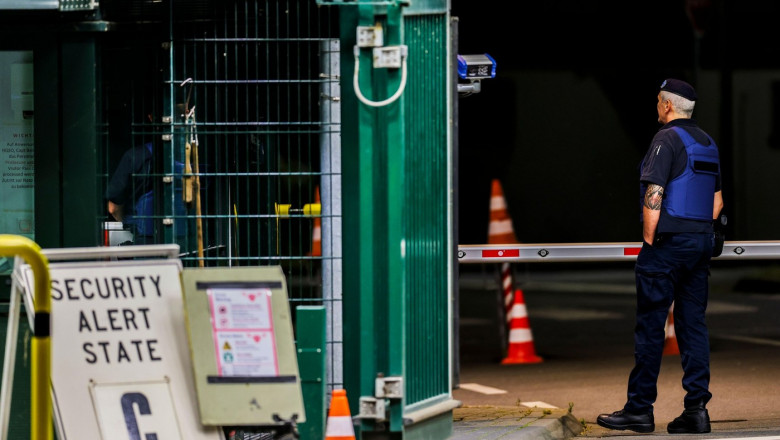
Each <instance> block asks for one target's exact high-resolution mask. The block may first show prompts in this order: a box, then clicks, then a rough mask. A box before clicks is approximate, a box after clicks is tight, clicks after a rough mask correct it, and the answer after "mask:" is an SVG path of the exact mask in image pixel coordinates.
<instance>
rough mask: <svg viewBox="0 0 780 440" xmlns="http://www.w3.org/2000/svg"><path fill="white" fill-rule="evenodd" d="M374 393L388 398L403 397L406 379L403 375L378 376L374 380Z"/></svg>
mask: <svg viewBox="0 0 780 440" xmlns="http://www.w3.org/2000/svg"><path fill="white" fill-rule="evenodd" d="M374 395H375V396H376V397H384V398H386V399H401V398H403V397H404V380H403V378H402V377H400V376H397V377H377V378H376V381H375V382H374Z"/></svg>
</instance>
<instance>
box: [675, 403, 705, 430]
mask: <svg viewBox="0 0 780 440" xmlns="http://www.w3.org/2000/svg"><path fill="white" fill-rule="evenodd" d="M666 430H667V431H668V432H669V434H702V433H706V432H710V415H709V413H708V412H707V408H705V407H704V404H698V405H696V406H691V407H689V408H685V411H683V413H682V414H680V417H677V418H676V419H674V420H672V421H671V422H670V423H669V425H668V426H667V427H666Z"/></svg>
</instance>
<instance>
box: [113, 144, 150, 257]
mask: <svg viewBox="0 0 780 440" xmlns="http://www.w3.org/2000/svg"><path fill="white" fill-rule="evenodd" d="M151 172H152V143H151V142H148V143H146V144H143V145H138V146H136V147H134V148H131V149H129V150H127V151H126V152H125V153H124V155H123V156H122V159H121V160H120V162H119V165H118V166H117V168H116V171H115V172H114V174H113V176H112V177H111V180H109V182H108V187H107V188H106V200H107V201H108V203H107V205H108V206H107V208H108V213H109V214H111V216H112V217H114V219H116V220H117V221H120V222H123V224H124V225H125V226H128V227H130V229H131V230H132V231H133V236H134V243H135V244H149V243H152V236H153V235H154V220H153V217H152V216H153V214H154V205H153V198H152V177H151ZM128 205H130V208H129V209H128V208H127V206H128Z"/></svg>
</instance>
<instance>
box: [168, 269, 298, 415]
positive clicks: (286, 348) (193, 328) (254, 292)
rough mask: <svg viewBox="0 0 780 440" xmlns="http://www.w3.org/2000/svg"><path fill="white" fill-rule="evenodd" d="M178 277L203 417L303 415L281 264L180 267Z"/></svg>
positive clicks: (290, 319)
mask: <svg viewBox="0 0 780 440" xmlns="http://www.w3.org/2000/svg"><path fill="white" fill-rule="evenodd" d="M183 280H184V281H183V284H184V296H185V307H186V310H187V325H188V329H189V334H190V345H191V350H192V359H193V367H194V371H195V386H196V390H197V393H198V402H199V408H200V414H201V420H202V421H203V423H204V424H206V425H223V426H240V425H260V426H262V425H279V424H281V423H282V422H283V421H291V420H293V419H294V420H295V422H296V423H302V422H305V421H306V418H305V413H304V407H303V395H302V392H301V383H300V376H299V373H298V360H297V355H296V352H295V341H294V336H293V326H292V317H291V315H290V305H289V303H288V300H287V286H286V282H285V277H284V273H283V272H282V269H281V268H280V267H279V266H264V267H233V268H219V267H215V268H187V269H185V270H184V273H183Z"/></svg>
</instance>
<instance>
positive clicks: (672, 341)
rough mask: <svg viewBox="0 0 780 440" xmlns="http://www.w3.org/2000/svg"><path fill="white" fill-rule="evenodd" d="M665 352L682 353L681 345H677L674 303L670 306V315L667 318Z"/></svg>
mask: <svg viewBox="0 0 780 440" xmlns="http://www.w3.org/2000/svg"><path fill="white" fill-rule="evenodd" d="M664 354H665V355H666V354H680V347H679V346H678V345H677V335H676V334H675V333H674V303H672V306H671V307H670V308H669V317H668V318H666V340H665V341H664Z"/></svg>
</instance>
